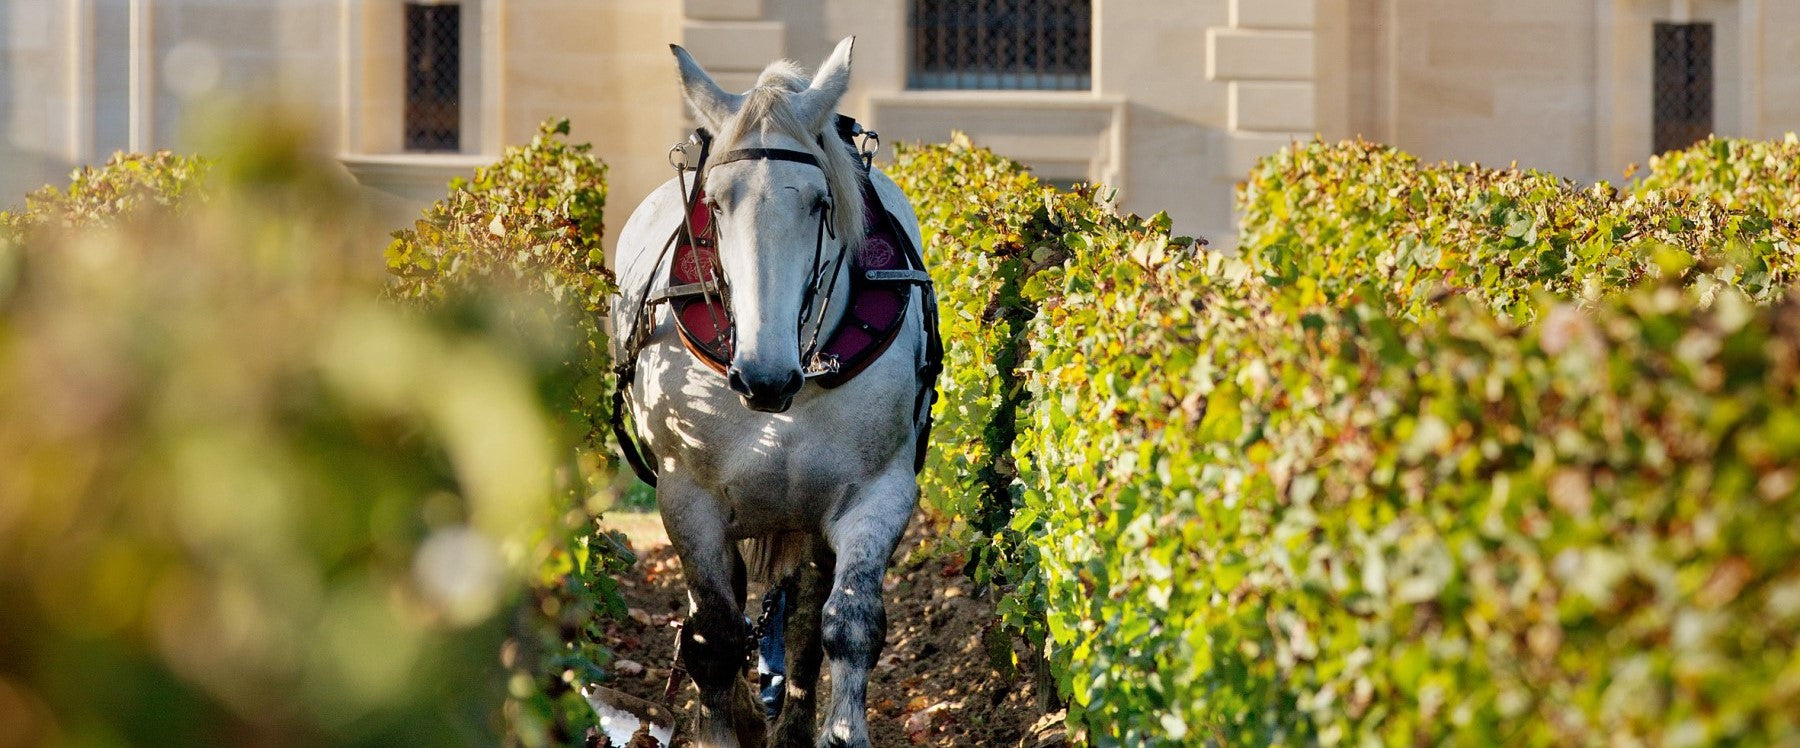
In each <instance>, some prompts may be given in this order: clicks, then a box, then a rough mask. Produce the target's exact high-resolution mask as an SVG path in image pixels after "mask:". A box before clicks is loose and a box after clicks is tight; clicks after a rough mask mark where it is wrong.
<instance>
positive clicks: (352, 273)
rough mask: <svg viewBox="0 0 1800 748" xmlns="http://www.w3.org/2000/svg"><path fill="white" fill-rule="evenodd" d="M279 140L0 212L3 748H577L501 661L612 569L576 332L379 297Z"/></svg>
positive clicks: (89, 178)
mask: <svg viewBox="0 0 1800 748" xmlns="http://www.w3.org/2000/svg"><path fill="white" fill-rule="evenodd" d="M282 122H283V120H281V119H270V120H266V121H259V122H255V123H243V124H242V125H241V127H239V128H238V129H237V132H240V133H254V134H255V138H254V139H253V140H251V139H240V140H235V141H229V142H221V143H218V144H216V145H215V147H214V148H213V149H212V151H211V152H212V153H214V154H216V160H214V161H212V163H211V164H210V165H209V166H206V167H204V168H203V167H202V166H201V165H200V164H198V163H197V162H194V161H190V160H187V159H181V158H177V157H172V156H168V155H166V154H157V155H154V156H127V157H122V158H120V159H118V160H116V161H115V162H114V163H113V164H111V165H109V167H107V168H105V169H102V170H95V171H88V172H83V173H80V174H78V175H77V176H76V179H75V184H74V185H73V186H72V187H71V188H70V189H68V190H66V191H57V190H45V191H40V192H38V193H35V194H34V195H33V196H32V198H31V200H30V201H29V207H28V208H27V210H26V211H25V212H23V213H18V214H6V215H5V216H4V217H0V496H4V497H5V500H4V501H0V743H6V744H9V745H10V744H14V743H13V741H18V742H20V743H23V744H26V745H33V744H43V743H50V744H66V745H96V746H99V745H124V744H135V743H142V742H157V743H184V744H318V743H331V744H352V745H356V744H360V745H446V744H471V743H474V744H492V743H496V742H500V741H502V740H503V739H505V740H506V741H507V742H519V743H525V744H541V743H544V742H548V741H553V740H559V741H569V740H579V739H580V732H581V729H582V727H583V725H581V724H569V723H567V720H566V718H558V717H555V716H553V715H551V714H550V713H549V712H548V711H547V710H545V709H543V708H541V707H542V706H543V705H542V702H543V701H545V700H547V699H548V698H549V697H548V696H545V695H544V694H543V692H544V690H545V688H544V686H543V685H542V684H543V683H544V682H546V681H550V680H559V679H560V677H561V672H560V671H559V672H557V673H555V674H546V673H543V672H539V670H542V669H545V668H546V667H547V663H548V662H550V658H534V657H531V656H527V655H528V654H529V652H521V651H520V650H521V647H520V646H519V645H518V639H517V638H515V639H514V644H513V645H511V646H503V642H505V641H506V640H507V639H508V635H509V632H518V631H520V630H529V629H530V628H531V627H532V626H536V625H540V624H538V623H537V622H538V621H540V620H542V619H543V618H545V617H553V616H559V615H561V614H563V613H565V612H566V610H564V609H563V600H562V597H561V596H560V595H561V593H560V592H559V591H558V589H556V588H551V589H549V590H548V591H546V590H545V587H546V586H547V585H548V584H549V583H552V582H554V583H559V584H560V583H563V582H564V581H566V580H567V579H569V578H572V577H573V578H582V579H592V578H594V577H596V576H598V577H604V576H606V573H607V569H606V565H607V564H610V563H614V561H613V560H614V559H617V558H618V557H619V556H618V552H617V551H616V550H615V549H613V548H611V547H610V545H606V546H604V547H596V546H595V544H609V543H610V539H608V538H605V537H604V536H597V535H596V534H595V533H594V532H592V531H591V529H590V530H584V531H580V532H575V533H572V534H571V533H569V532H568V531H567V529H566V525H564V524H562V523H561V522H559V518H560V517H562V516H563V514H564V512H565V510H567V509H568V507H569V503H568V496H570V495H571V494H575V495H585V494H586V493H587V491H586V488H585V486H584V485H579V484H580V481H579V480H578V478H577V475H578V474H577V473H576V472H575V470H576V466H574V465H572V462H571V460H570V459H569V458H568V457H567V456H568V455H571V454H573V451H572V448H573V446H574V445H575V444H576V443H577V442H578V441H579V440H580V438H581V437H582V436H583V435H584V431H583V430H582V429H579V428H573V427H571V425H570V422H569V419H568V418H567V417H566V414H567V398H568V394H569V393H570V392H571V391H573V390H574V388H575V386H576V385H575V382H574V381H573V378H572V377H571V375H570V369H569V367H568V366H566V363H567V361H569V360H570V359H571V357H572V355H573V354H572V353H571V350H573V349H574V347H575V344H576V340H575V333H574V332H572V331H571V330H570V328H569V325H568V319H569V317H568V316H567V315H566V314H563V313H561V311H560V310H559V309H557V308H555V306H554V305H545V304H543V303H542V302H541V301H538V300H534V299H532V298H530V297H518V296H516V295H508V294H503V293H471V294H466V295H457V296H456V297H454V298H450V299H447V300H446V301H445V302H444V303H442V304H440V305H437V306H435V307H433V308H431V309H428V310H408V309H405V308H403V307H399V306H396V305H395V304H394V303H393V302H391V301H387V300H384V299H382V298H381V296H382V292H381V289H382V281H381V279H380V277H379V274H378V273H377V272H374V271H375V270H376V269H375V268H374V267H372V263H370V262H369V261H368V259H367V256H368V244H367V243H366V242H367V240H368V238H369V237H370V236H372V235H375V234H376V232H373V231H369V230H368V228H369V226H368V222H367V221H366V220H365V219H364V218H363V217H362V214H361V213H360V212H359V211H358V210H357V206H356V205H355V203H354V201H353V200H352V199H351V197H350V195H349V194H348V193H347V192H346V191H345V187H344V186H343V185H342V184H341V183H340V182H339V181H338V179H337V178H336V176H335V175H334V174H332V173H331V172H329V171H327V170H325V169H324V168H322V167H320V166H318V165H317V163H318V162H316V161H314V160H313V159H312V157H311V156H309V155H307V154H306V153H305V143H306V138H305V136H304V134H303V133H298V132H294V131H292V130H290V129H287V128H285V127H284V126H283V124H282ZM201 173H205V174H206V178H205V179H196V177H197V175H199V174H201ZM521 305H524V306H521ZM522 310H523V311H522ZM581 520H582V523H583V525H584V526H585V527H587V528H591V527H592V525H591V523H588V522H587V517H586V515H585V514H582V515H581ZM528 582H536V583H538V584H539V591H538V592H536V593H528V592H526V591H525V587H526V584H527V583H528ZM527 649H528V648H527ZM572 675H573V674H572ZM503 704H504V705H505V706H504V708H502V705H503ZM587 718H588V719H591V716H589V717H587ZM559 719H562V721H563V722H564V724H560V725H559V724H558V721H559ZM503 735H504V736H505V737H504V738H503Z"/></svg>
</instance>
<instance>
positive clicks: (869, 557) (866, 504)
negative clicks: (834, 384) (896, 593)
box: [819, 453, 919, 748]
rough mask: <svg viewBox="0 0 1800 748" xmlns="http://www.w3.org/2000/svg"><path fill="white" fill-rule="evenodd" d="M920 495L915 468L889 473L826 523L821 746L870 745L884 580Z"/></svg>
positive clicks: (883, 635) (883, 625) (883, 636)
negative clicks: (829, 573) (827, 675)
mask: <svg viewBox="0 0 1800 748" xmlns="http://www.w3.org/2000/svg"><path fill="white" fill-rule="evenodd" d="M909 454H910V453H909ZM908 467H910V465H908ZM918 496H919V486H918V483H916V482H915V481H914V480H913V476H912V472H911V471H910V470H908V471H906V472H904V473H900V474H890V475H888V476H884V477H883V478H881V479H880V480H877V481H876V482H875V483H874V484H872V485H871V486H869V488H868V489H866V490H865V491H863V492H862V494H861V496H857V497H853V498H851V499H850V501H851V502H852V503H851V504H850V505H849V506H848V507H847V509H845V510H844V511H843V512H842V514H841V515H840V516H839V517H837V518H836V519H834V520H832V521H830V522H829V523H827V525H826V537H827V539H828V540H830V542H831V546H832V549H833V550H834V551H836V552H837V569H836V573H835V574H833V578H832V589H831V596H830V597H829V598H827V599H826V601H825V608H824V611H823V613H822V615H821V618H820V621H821V626H820V634H821V636H822V639H823V643H824V647H825V654H826V655H828V656H829V657H830V658H831V706H830V708H829V709H828V710H827V711H826V716H825V728H824V734H823V735H821V736H819V745H821V746H833V747H835V746H848V747H850V748H864V747H866V746H868V745H869V718H868V713H867V705H866V701H867V691H868V681H869V670H870V669H871V668H873V667H874V666H875V662H876V660H877V659H878V658H879V657H880V656H881V649H882V647H883V646H884V645H885V644H886V643H887V610H886V606H885V605H883V604H882V601H881V594H882V589H881V579H882V576H883V575H884V574H886V572H887V565H888V558H889V557H890V556H892V555H893V553H894V546H895V545H897V544H899V542H900V534H901V533H903V532H905V530H906V523H907V522H908V521H910V520H911V519H912V512H913V507H914V505H916V504H917V503H918Z"/></svg>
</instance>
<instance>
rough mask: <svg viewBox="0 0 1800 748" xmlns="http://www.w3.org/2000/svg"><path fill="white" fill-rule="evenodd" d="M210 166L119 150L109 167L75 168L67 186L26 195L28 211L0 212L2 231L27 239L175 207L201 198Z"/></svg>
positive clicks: (11, 238) (185, 158)
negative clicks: (198, 193) (53, 230)
mask: <svg viewBox="0 0 1800 748" xmlns="http://www.w3.org/2000/svg"><path fill="white" fill-rule="evenodd" d="M206 170H207V163H206V162H205V161H204V160H202V159H198V158H193V157H189V156H180V155H177V154H174V153H171V152H169V151H157V152H155V153H150V154H143V153H115V154H113V155H112V158H109V159H107V161H106V164H105V165H104V166H101V167H99V168H95V167H92V166H83V167H81V168H79V169H76V170H75V171H74V172H73V173H71V174H70V175H69V186H68V187H67V188H66V189H59V188H57V187H56V186H54V185H45V186H43V187H41V188H39V189H37V190H34V191H32V192H31V193H30V194H28V195H26V196H25V209H24V210H22V211H18V212H10V211H9V212H0V236H4V237H5V240H6V241H8V242H22V241H24V240H25V239H26V237H25V234H27V233H28V232H30V231H33V230H42V229H44V228H46V227H55V228H83V227H88V226H96V225H102V224H105V223H108V222H110V221H113V220H115V219H116V218H117V217H118V216H120V215H122V214H128V213H134V212H139V211H146V210H150V209H151V206H157V207H159V208H161V209H170V210H172V209H175V208H177V207H180V206H183V205H186V204H188V203H191V202H193V201H194V200H196V199H197V198H196V196H195V195H194V191H195V189H194V188H195V187H196V185H198V184H199V183H200V182H201V181H202V179H201V178H202V177H203V176H204V175H205V173H206Z"/></svg>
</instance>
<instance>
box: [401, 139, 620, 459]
mask: <svg viewBox="0 0 1800 748" xmlns="http://www.w3.org/2000/svg"><path fill="white" fill-rule="evenodd" d="M568 134H569V122H568V120H564V119H550V120H545V121H544V122H543V124H541V125H539V127H538V132H537V135H536V136H534V137H533V138H532V139H531V142H530V143H529V144H527V145H523V146H514V147H510V148H507V149H506V150H505V151H504V152H503V153H502V154H501V156H500V160H498V161H496V162H495V163H493V164H492V165H489V166H485V167H481V168H479V169H476V170H475V177H474V179H463V178H461V177H458V178H456V179H454V180H452V181H451V182H450V193H449V194H448V195H447V196H445V197H444V199H442V200H439V201H438V202H437V203H435V204H433V205H432V206H431V207H430V208H427V209H426V210H425V214H424V216H423V217H421V218H420V219H419V220H418V221H416V222H414V223H413V226H412V228H409V229H402V230H400V231H396V232H394V234H393V240H392V241H391V242H389V244H388V247H387V252H386V259H387V267H388V272H389V273H391V274H392V275H393V276H394V281H393V283H392V285H391V286H390V288H389V292H390V293H391V294H392V295H393V296H394V297H396V298H400V299H406V300H410V301H414V302H417V303H422V304H433V303H438V302H441V301H442V300H443V299H445V298H447V297H448V296H450V295H453V294H455V293H457V292H458V291H459V290H466V289H469V288H491V287H493V286H495V285H496V284H499V285H505V286H507V287H510V288H515V289H518V290H519V291H520V292H522V293H526V294H532V295H537V296H543V297H545V298H547V299H549V300H550V301H551V302H552V303H553V305H554V306H555V307H556V308H557V309H560V310H561V311H562V312H563V313H564V314H567V315H568V317H569V318H570V319H572V320H573V321H574V322H575V324H576V325H577V327H578V329H579V330H580V331H581V332H582V340H583V345H582V347H581V350H580V353H579V355H577V356H573V357H571V358H570V359H569V361H568V362H567V366H569V367H570V368H571V369H572V370H573V371H575V372H577V374H578V375H579V381H578V382H577V385H576V388H575V391H574V393H573V397H571V398H570V400H569V403H570V405H569V407H570V409H569V414H570V416H571V417H572V418H574V419H576V420H577V421H578V422H579V423H583V424H585V429H586V431H587V433H586V437H587V438H588V440H589V441H590V442H591V443H592V444H593V445H594V446H595V447H596V448H600V449H602V450H603V451H606V453H608V454H610V453H611V452H610V450H605V449H604V446H605V439H606V433H607V431H606V423H607V418H608V416H609V415H610V408H609V406H610V402H609V401H608V400H607V395H608V394H610V393H611V391H612V379H611V367H610V366H609V365H608V364H607V355H606V333H605V331H604V329H603V322H602V320H603V318H604V316H605V315H604V311H605V308H606V300H607V298H608V296H610V295H611V294H612V293H613V292H614V291H615V288H616V287H615V285H614V282H613V275H612V271H610V270H608V269H607V268H606V266H605V261H606V257H605V251H604V249H603V248H602V247H601V244H600V239H601V236H602V233H603V231H604V227H603V221H602V219H603V215H604V209H605V207H606V164H605V163H603V162H601V161H600V160H599V159H598V158H596V157H595V156H594V155H593V153H592V152H591V146H589V145H588V144H586V143H579V144H572V143H569V142H567V141H566V140H564V137H566V136H567V135H568Z"/></svg>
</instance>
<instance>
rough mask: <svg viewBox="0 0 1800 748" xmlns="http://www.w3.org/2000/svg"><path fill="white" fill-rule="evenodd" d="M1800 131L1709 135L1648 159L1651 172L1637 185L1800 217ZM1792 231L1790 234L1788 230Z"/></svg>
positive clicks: (1643, 189)
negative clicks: (1764, 136)
mask: <svg viewBox="0 0 1800 748" xmlns="http://www.w3.org/2000/svg"><path fill="white" fill-rule="evenodd" d="M1795 184H1800V136H1796V135H1795V134H1794V133H1788V134H1787V137H1785V138H1783V139H1781V140H1779V141H1775V140H1743V139H1739V138H1717V137H1715V138H1711V139H1708V140H1707V141H1705V142H1702V143H1699V144H1696V145H1694V146H1693V147H1690V148H1688V149H1687V150H1682V151H1671V152H1669V153H1665V154H1663V155H1661V156H1656V157H1653V158H1651V159H1650V171H1649V173H1648V174H1646V175H1644V178H1643V179H1641V180H1639V181H1638V182H1637V183H1636V184H1635V185H1634V188H1635V190H1636V191H1637V192H1638V193H1639V195H1640V196H1643V195H1647V194H1648V193H1649V192H1651V191H1657V192H1667V191H1681V192H1686V193H1690V194H1692V195H1695V196H1698V197H1702V198H1709V199H1711V200H1713V201H1715V202H1718V203H1719V204H1721V205H1724V206H1725V207H1727V208H1738V209H1743V208H1752V207H1753V208H1756V209H1758V210H1761V211H1762V212H1763V213H1764V214H1766V215H1770V216H1779V217H1781V218H1784V219H1786V220H1787V221H1788V223H1789V225H1790V226H1791V225H1793V224H1794V223H1796V222H1800V190H1796V189H1794V185H1795ZM1790 236H1791V235H1790Z"/></svg>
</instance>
